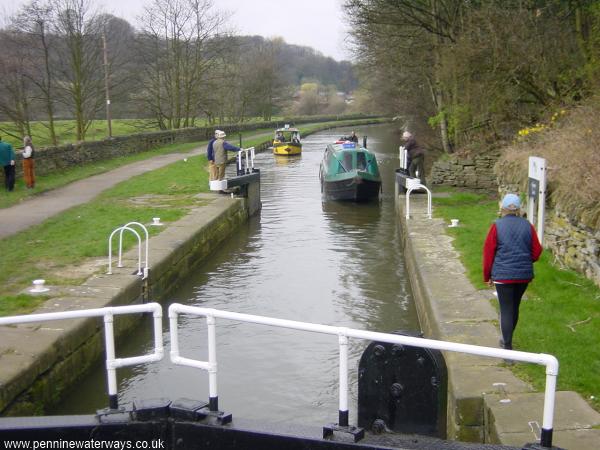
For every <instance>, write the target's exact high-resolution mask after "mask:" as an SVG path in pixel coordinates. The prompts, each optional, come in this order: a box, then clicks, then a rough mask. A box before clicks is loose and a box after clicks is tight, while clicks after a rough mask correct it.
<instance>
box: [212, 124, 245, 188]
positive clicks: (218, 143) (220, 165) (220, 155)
mask: <svg viewBox="0 0 600 450" xmlns="http://www.w3.org/2000/svg"><path fill="white" fill-rule="evenodd" d="M226 136H227V135H226V134H225V132H224V131H221V130H218V131H217V133H215V137H216V139H215V141H214V142H213V151H214V157H215V166H216V167H217V178H216V179H217V180H222V179H224V178H225V166H226V165H227V151H231V152H239V151H240V149H239V147H236V146H235V145H231V144H230V143H229V142H227V141H226V140H225V137H226Z"/></svg>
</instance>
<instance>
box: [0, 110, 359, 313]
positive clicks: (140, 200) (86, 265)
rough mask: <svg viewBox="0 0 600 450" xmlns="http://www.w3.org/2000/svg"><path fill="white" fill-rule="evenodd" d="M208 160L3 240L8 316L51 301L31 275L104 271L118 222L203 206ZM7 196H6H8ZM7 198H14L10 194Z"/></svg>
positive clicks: (63, 180)
mask: <svg viewBox="0 0 600 450" xmlns="http://www.w3.org/2000/svg"><path fill="white" fill-rule="evenodd" d="M356 123H357V122H356V121H353V122H339V123H338V122H335V123H325V124H324V123H320V124H308V125H305V126H303V127H301V132H302V134H303V135H306V134H310V133H311V132H315V131H318V130H322V129H324V128H328V127H331V126H336V127H337V126H346V125H348V126H349V125H351V124H356ZM271 136H272V130H256V131H253V132H248V133H246V134H245V135H244V140H243V145H244V147H251V146H258V145H259V144H261V143H263V142H265V141H266V140H269V138H270V137H271ZM230 142H232V143H234V144H236V145H237V144H238V143H239V142H238V141H237V136H230ZM198 146H199V144H198V143H193V144H178V145H171V146H168V147H164V148H161V149H157V150H154V151H151V152H147V153H144V154H140V155H135V156H132V157H128V158H119V159H117V160H110V161H106V162H104V163H103V164H93V165H90V166H85V167H80V168H76V169H73V170H72V171H65V172H64V173H62V174H60V176H52V177H40V180H39V181H38V184H39V185H40V186H43V185H44V183H45V182H46V181H48V183H49V184H50V182H52V183H53V184H51V186H53V187H58V186H62V185H65V184H67V183H68V182H71V181H74V180H76V179H82V178H85V177H87V176H89V175H92V174H95V173H100V172H106V171H108V170H110V169H112V168H114V167H118V166H122V165H124V164H128V163H130V162H133V161H137V160H140V159H147V158H150V157H153V156H156V155H160V154H164V153H170V152H179V151H181V152H183V151H189V150H191V149H192V148H196V147H198ZM206 166H207V160H206V156H205V155H200V156H193V157H188V158H187V162H186V161H184V160H183V157H182V159H181V160H180V161H178V162H176V163H174V164H171V165H168V166H166V167H163V168H161V169H158V170H155V171H152V172H149V173H146V174H143V175H139V176H136V177H133V178H131V179H130V180H127V181H124V182H122V183H120V184H118V185H116V186H115V187H113V188H111V189H108V190H106V191H104V192H103V193H101V194H100V195H99V196H98V197H97V198H95V199H94V200H93V201H91V202H89V203H87V204H85V205H81V206H78V207H75V208H72V209H70V210H68V211H66V212H64V213H61V214H58V215H56V216H55V217H52V218H51V219H48V220H47V221H45V222H44V223H42V224H40V225H37V226H34V227H31V228H29V229H27V230H25V231H23V232H20V233H17V234H16V235H14V236H11V237H8V238H6V239H1V240H0V255H10V257H3V258H1V259H0V286H2V295H0V305H1V306H0V315H9V314H21V313H26V312H30V311H32V310H33V309H35V308H36V307H37V306H38V304H39V303H40V302H41V301H43V299H40V298H38V297H33V296H29V295H24V294H20V291H22V290H23V289H25V288H27V287H29V286H30V285H31V280H34V279H36V278H43V279H46V280H47V283H48V284H50V285H65V284H80V283H81V282H83V281H84V280H85V279H86V278H87V277H89V276H90V275H91V274H92V273H94V272H96V271H100V270H104V269H105V265H104V264H105V262H106V255H107V248H106V247H107V242H106V240H107V238H108V236H109V234H110V233H111V231H112V230H114V229H115V228H116V227H117V226H119V225H122V224H124V223H126V222H129V221H132V220H135V221H138V222H141V223H149V222H150V221H151V219H152V217H160V218H161V220H162V221H164V222H167V223H168V222H171V221H175V220H178V219H179V218H181V217H182V216H183V215H185V214H186V211H187V210H188V209H189V208H190V207H194V206H200V205H202V203H203V202H202V200H199V199H197V198H196V194H198V193H201V192H206V191H208V172H207V169H206ZM40 189H41V188H40ZM23 191H24V190H23ZM15 193H17V192H16V191H15V192H13V193H12V194H15ZM25 193H27V192H26V191H25ZM2 195H3V196H4V198H6V196H7V195H8V193H6V192H3V193H2ZM2 199H3V197H2V196H0V202H1V201H2ZM6 203H8V201H7V200H4V204H6ZM162 229H164V228H157V227H150V232H151V233H152V234H155V233H158V232H160V231H162ZM134 243H135V242H134V240H133V238H132V237H131V236H129V235H126V239H125V248H128V247H130V246H131V245H133V244H134ZM24 268H26V270H25V269H24Z"/></svg>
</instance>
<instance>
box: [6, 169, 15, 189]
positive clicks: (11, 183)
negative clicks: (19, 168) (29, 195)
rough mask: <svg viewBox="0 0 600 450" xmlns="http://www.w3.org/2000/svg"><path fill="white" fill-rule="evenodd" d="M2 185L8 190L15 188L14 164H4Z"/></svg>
mask: <svg viewBox="0 0 600 450" xmlns="http://www.w3.org/2000/svg"><path fill="white" fill-rule="evenodd" d="M4 185H5V186H6V190H7V191H9V192H10V191H12V190H13V189H14V188H15V166H11V165H10V164H9V165H8V166H4Z"/></svg>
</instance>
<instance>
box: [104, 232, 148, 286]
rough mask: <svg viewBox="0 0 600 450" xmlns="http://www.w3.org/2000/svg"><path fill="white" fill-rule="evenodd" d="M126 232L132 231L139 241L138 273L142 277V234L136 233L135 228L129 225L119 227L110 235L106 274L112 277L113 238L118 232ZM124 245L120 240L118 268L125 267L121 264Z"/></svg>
mask: <svg viewBox="0 0 600 450" xmlns="http://www.w3.org/2000/svg"><path fill="white" fill-rule="evenodd" d="M124 230H128V231H131V232H132V233H133V234H135V236H136V237H137V240H138V271H137V274H138V275H142V238H141V237H140V234H139V233H138V232H137V231H135V230H134V229H133V228H130V227H128V226H127V225H123V226H122V227H118V228H116V229H115V230H113V232H112V233H110V236H109V238H108V272H106V273H107V274H108V275H112V240H113V236H114V235H115V234H116V233H118V232H121V233H123V231H124ZM122 243H123V242H122V240H120V242H119V262H118V264H117V267H123V264H122V263H121V245H122Z"/></svg>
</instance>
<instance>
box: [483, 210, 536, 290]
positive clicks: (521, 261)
mask: <svg viewBox="0 0 600 450" xmlns="http://www.w3.org/2000/svg"><path fill="white" fill-rule="evenodd" d="M496 232H497V246H496V256H495V257H494V264H493V265H492V279H493V280H531V279H532V278H533V261H532V260H531V245H532V241H531V239H532V237H531V224H530V223H529V222H528V221H527V220H526V219H523V218H522V217H517V216H512V215H509V216H504V217H502V218H501V219H498V220H497V221H496Z"/></svg>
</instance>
